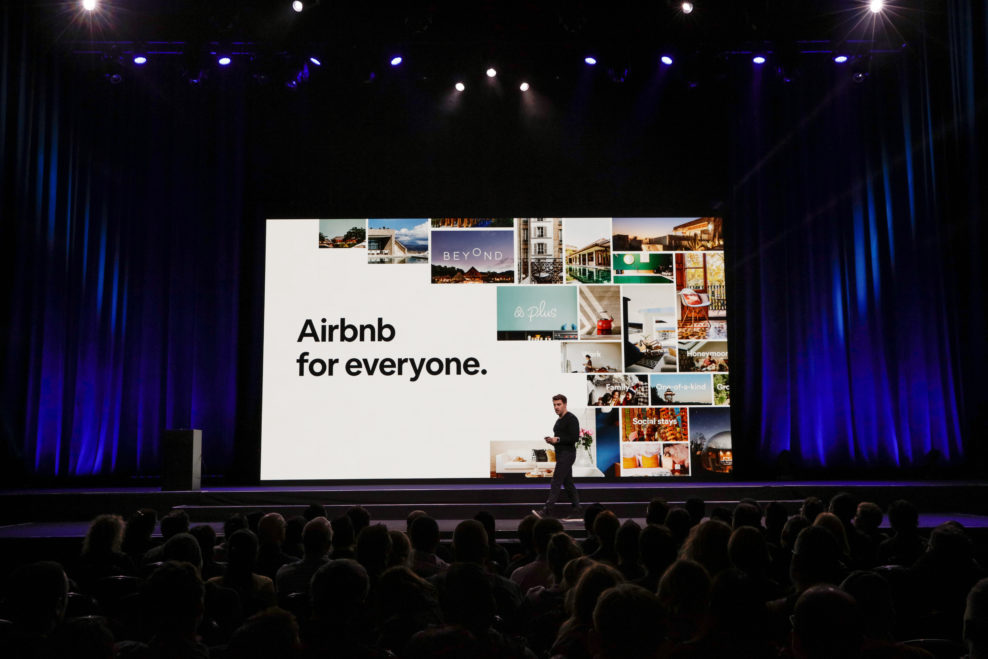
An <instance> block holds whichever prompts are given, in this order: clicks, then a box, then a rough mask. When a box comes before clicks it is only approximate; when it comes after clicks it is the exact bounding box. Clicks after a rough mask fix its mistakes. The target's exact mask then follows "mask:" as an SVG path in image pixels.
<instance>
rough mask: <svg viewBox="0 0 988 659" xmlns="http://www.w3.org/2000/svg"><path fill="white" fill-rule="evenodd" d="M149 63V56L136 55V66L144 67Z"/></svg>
mask: <svg viewBox="0 0 988 659" xmlns="http://www.w3.org/2000/svg"><path fill="white" fill-rule="evenodd" d="M147 63H148V58H147V55H140V54H138V55H134V64H136V65H137V66H144V65H145V64H147Z"/></svg>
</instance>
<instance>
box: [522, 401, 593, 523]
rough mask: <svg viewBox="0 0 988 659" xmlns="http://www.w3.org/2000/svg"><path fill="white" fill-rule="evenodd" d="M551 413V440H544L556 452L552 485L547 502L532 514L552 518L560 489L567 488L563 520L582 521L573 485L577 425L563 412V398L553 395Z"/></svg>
mask: <svg viewBox="0 0 988 659" xmlns="http://www.w3.org/2000/svg"><path fill="white" fill-rule="evenodd" d="M552 409H553V410H555V412H556V415H557V416H558V417H559V418H558V419H557V420H556V423H555V425H553V426H552V437H546V438H545V441H546V443H547V444H550V445H552V447H553V448H554V449H556V469H555V471H553V473H552V484H551V485H550V487H549V498H548V499H546V502H545V506H543V507H542V508H541V509H540V510H533V511H532V512H534V513H535V514H536V515H537V516H538V517H552V516H553V507H554V506H555V505H556V502H557V501H558V500H559V489H560V486H562V487H565V488H566V496H568V497H569V500H570V503H571V504H572V507H571V508H570V510H569V512H568V513H567V514H566V515H565V517H582V514H583V509H582V508H581V506H580V496H579V495H578V494H577V493H576V486H575V485H574V484H573V462H574V461H575V460H576V442H577V441H578V440H579V438H580V421H579V419H577V418H576V415H575V414H573V413H572V412H567V411H566V396H564V395H562V394H556V395H555V396H553V397H552Z"/></svg>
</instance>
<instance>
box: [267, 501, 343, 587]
mask: <svg viewBox="0 0 988 659" xmlns="http://www.w3.org/2000/svg"><path fill="white" fill-rule="evenodd" d="M332 537H333V533H332V530H331V528H330V525H329V520H327V519H326V518H325V517H313V518H312V519H311V520H310V521H309V522H308V523H307V524H306V525H305V528H304V529H303V530H302V548H303V553H302V558H301V559H299V560H297V561H293V562H291V563H287V564H285V565H282V566H281V567H280V568H278V572H277V574H276V575H275V587H276V590H277V592H278V596H279V599H282V598H284V597H287V596H288V595H291V594H292V593H305V594H306V597H308V593H309V582H310V581H311V580H312V575H314V574H315V573H316V570H318V569H319V568H321V567H322V566H323V565H325V564H326V563H328V562H329V558H328V554H329V547H330V545H331V543H332Z"/></svg>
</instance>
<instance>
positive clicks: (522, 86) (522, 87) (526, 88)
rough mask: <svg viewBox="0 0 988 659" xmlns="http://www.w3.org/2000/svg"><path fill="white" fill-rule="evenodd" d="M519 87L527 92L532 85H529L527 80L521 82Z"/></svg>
mask: <svg viewBox="0 0 988 659" xmlns="http://www.w3.org/2000/svg"><path fill="white" fill-rule="evenodd" d="M518 89H520V90H522V91H523V92H527V91H528V90H529V89H531V87H529V85H528V83H527V82H523V83H521V85H519V86H518Z"/></svg>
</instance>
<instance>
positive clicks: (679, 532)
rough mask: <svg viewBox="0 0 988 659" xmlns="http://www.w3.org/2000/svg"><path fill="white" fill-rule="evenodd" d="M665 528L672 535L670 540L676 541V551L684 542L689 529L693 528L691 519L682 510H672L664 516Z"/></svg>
mask: <svg viewBox="0 0 988 659" xmlns="http://www.w3.org/2000/svg"><path fill="white" fill-rule="evenodd" d="M666 527H667V528H668V529H669V532H670V533H672V539H673V540H675V541H676V551H679V549H680V548H681V547H682V546H683V544H684V543H685V542H686V538H687V536H689V534H690V529H691V528H693V522H692V518H691V517H690V514H689V513H688V512H687V511H686V510H685V509H684V508H673V509H672V510H670V511H669V514H668V515H666Z"/></svg>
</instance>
